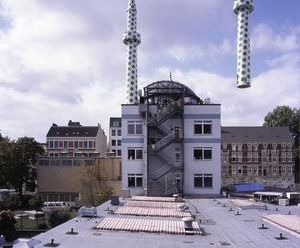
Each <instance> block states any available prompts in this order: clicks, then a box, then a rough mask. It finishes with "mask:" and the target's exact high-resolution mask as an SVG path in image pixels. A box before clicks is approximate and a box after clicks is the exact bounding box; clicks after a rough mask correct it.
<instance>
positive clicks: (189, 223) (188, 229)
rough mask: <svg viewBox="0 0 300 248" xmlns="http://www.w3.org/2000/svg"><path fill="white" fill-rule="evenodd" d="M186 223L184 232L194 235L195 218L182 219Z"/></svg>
mask: <svg viewBox="0 0 300 248" xmlns="http://www.w3.org/2000/svg"><path fill="white" fill-rule="evenodd" d="M182 221H183V223H184V230H185V234H186V235H194V228H193V221H194V218H193V217H184V218H182Z"/></svg>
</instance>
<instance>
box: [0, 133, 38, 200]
mask: <svg viewBox="0 0 300 248" xmlns="http://www.w3.org/2000/svg"><path fill="white" fill-rule="evenodd" d="M43 152H44V150H43V148H42V147H41V146H40V145H39V144H38V143H37V142H36V141H35V139H34V138H29V137H21V138H19V139H18V140H17V141H14V140H10V139H8V138H4V139H2V140H1V141H0V186H2V187H11V188H14V189H16V190H17V191H18V192H19V196H20V197H22V187H23V185H24V183H27V182H30V181H31V182H32V181H34V180H35V179H36V170H35V164H36V160H37V157H38V155H40V154H42V153H43Z"/></svg>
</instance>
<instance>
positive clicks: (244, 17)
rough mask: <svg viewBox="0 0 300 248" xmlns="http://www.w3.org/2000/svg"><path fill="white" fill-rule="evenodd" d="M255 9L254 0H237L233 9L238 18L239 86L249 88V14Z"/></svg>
mask: <svg viewBox="0 0 300 248" xmlns="http://www.w3.org/2000/svg"><path fill="white" fill-rule="evenodd" d="M253 9H254V3H253V0H235V1H234V5H233V11H234V13H235V14H237V18H238V34H237V87H238V88H248V87H250V84H251V75H250V36H249V33H250V32H249V14H250V13H251V12H252V11H253Z"/></svg>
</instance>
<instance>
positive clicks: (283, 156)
mask: <svg viewBox="0 0 300 248" xmlns="http://www.w3.org/2000/svg"><path fill="white" fill-rule="evenodd" d="M281 162H286V154H285V153H282V154H281Z"/></svg>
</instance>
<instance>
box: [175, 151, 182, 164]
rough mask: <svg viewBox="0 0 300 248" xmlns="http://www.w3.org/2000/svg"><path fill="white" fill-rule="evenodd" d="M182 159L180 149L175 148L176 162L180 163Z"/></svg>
mask: <svg viewBox="0 0 300 248" xmlns="http://www.w3.org/2000/svg"><path fill="white" fill-rule="evenodd" d="M180 159H181V152H180V148H178V147H177V148H175V161H176V162H178V161H180Z"/></svg>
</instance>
